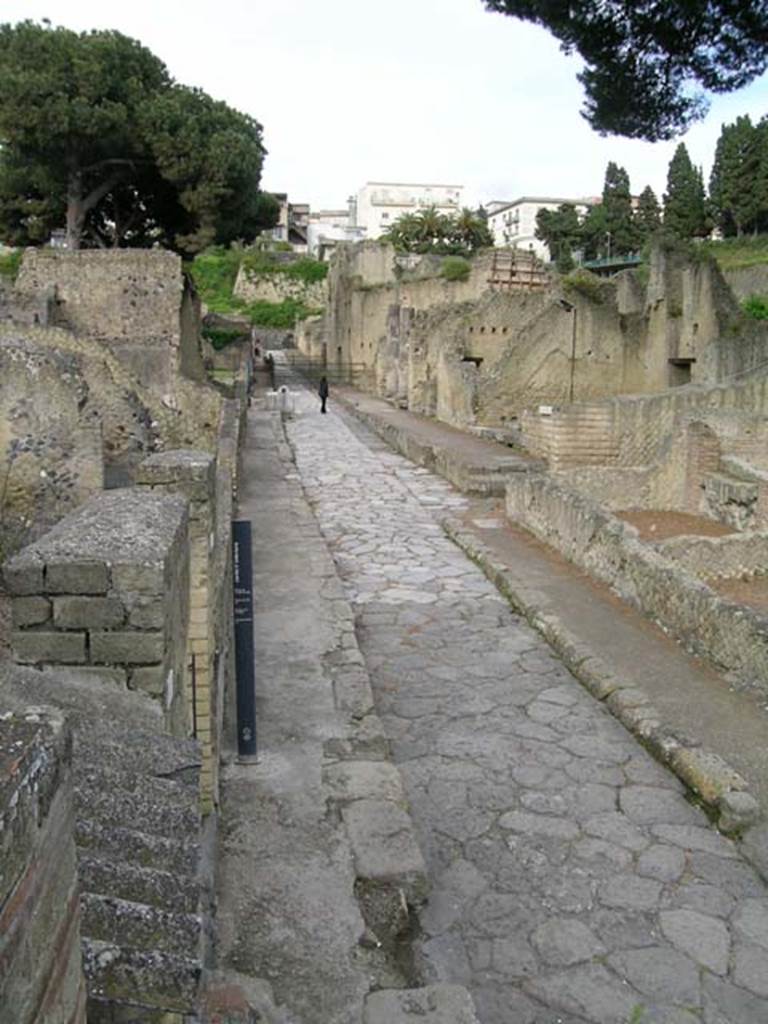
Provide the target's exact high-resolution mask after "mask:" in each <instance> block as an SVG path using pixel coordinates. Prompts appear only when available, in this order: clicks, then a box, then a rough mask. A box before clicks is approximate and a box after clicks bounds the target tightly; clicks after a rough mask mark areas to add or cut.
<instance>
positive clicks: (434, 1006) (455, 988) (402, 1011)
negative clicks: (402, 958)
mask: <svg viewBox="0 0 768 1024" xmlns="http://www.w3.org/2000/svg"><path fill="white" fill-rule="evenodd" d="M417 1022H418V1024H480V1022H479V1019H478V1017H477V1015H476V1013H475V1006H474V1003H473V1002H472V997H471V996H470V994H469V992H468V991H467V990H466V989H465V988H464V987H463V986H462V985H427V986H425V987H424V988H410V989H407V988H406V989H380V990H379V991H378V992H371V993H370V995H369V996H368V997H367V998H366V1000H365V1009H364V1010H363V1024H417Z"/></svg>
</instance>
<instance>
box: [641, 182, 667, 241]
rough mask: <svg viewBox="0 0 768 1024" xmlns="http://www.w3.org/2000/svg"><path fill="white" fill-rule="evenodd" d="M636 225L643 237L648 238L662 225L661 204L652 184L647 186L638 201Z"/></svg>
mask: <svg viewBox="0 0 768 1024" xmlns="http://www.w3.org/2000/svg"><path fill="white" fill-rule="evenodd" d="M635 226H636V228H637V232H638V234H639V235H640V237H641V238H643V239H645V238H648V237H649V236H650V235H652V234H653V233H654V231H658V230H659V228H660V227H661V206H660V205H659V201H658V199H657V198H656V193H655V192H654V191H653V189H652V188H651V186H650V185H646V186H645V188H644V189H643V191H642V192H641V193H640V198H639V199H638V201H637V210H636V211H635Z"/></svg>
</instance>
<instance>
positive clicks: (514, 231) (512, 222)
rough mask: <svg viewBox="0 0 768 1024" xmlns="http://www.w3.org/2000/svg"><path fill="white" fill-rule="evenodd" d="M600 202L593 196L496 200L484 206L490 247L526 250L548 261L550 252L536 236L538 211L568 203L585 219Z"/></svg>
mask: <svg viewBox="0 0 768 1024" xmlns="http://www.w3.org/2000/svg"><path fill="white" fill-rule="evenodd" d="M599 202H600V200H599V199H596V198H593V197H589V198H582V199H563V198H559V197H556V196H522V197H521V198H520V199H515V200H514V201H513V202H503V201H502V200H498V199H495V200H493V201H492V202H490V203H486V210H487V211H488V227H489V228H490V230H491V234H492V235H493V244H494V245H495V246H497V247H499V248H512V249H526V250H528V251H532V252H533V253H534V254H535V255H536V256H538V257H539V259H542V260H549V259H550V258H551V257H550V252H549V249H548V248H547V246H546V245H545V244H544V242H542V241H540V240H539V239H538V238H537V237H536V216H537V214H538V212H539V210H556V209H557V208H558V207H559V206H562V205H563V203H570V204H571V205H572V206H575V207H576V212H577V213H578V214H579V216H580V217H584V216H586V214H587V213H588V212H589V209H590V207H592V206H594V205H595V204H596V203H599Z"/></svg>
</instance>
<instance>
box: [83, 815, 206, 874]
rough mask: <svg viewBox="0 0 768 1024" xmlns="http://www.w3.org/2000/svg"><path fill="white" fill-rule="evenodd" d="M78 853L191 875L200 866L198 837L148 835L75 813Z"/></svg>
mask: <svg viewBox="0 0 768 1024" xmlns="http://www.w3.org/2000/svg"><path fill="white" fill-rule="evenodd" d="M75 842H76V843H77V847H78V855H79V856H83V854H85V855H87V856H90V857H93V858H98V857H103V858H105V859H107V860H111V861H119V860H122V861H124V862H127V863H130V864H133V865H134V866H136V867H143V868H151V869H153V870H156V871H168V872H172V873H173V874H176V875H186V876H187V877H191V878H194V877H195V876H197V874H198V871H199V866H200V845H199V842H198V841H197V837H195V838H194V839H186V840H185V839H184V838H182V837H178V838H176V839H171V838H168V837H166V836H158V835H149V834H148V833H146V832H141V831H140V830H138V829H131V828H126V827H125V826H121V825H115V826H109V825H105V824H101V823H100V822H96V821H91V820H86V819H83V818H82V817H81V816H79V817H78V819H77V822H76V825H75Z"/></svg>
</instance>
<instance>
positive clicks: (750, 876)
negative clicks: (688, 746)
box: [287, 392, 768, 1024]
mask: <svg viewBox="0 0 768 1024" xmlns="http://www.w3.org/2000/svg"><path fill="white" fill-rule="evenodd" d="M329 408H330V414H329V415H326V416H321V415H320V413H319V403H318V402H317V400H316V398H315V397H314V396H313V395H310V394H308V393H307V392H302V393H301V394H300V396H299V398H298V415H297V416H296V418H295V419H293V420H292V421H289V422H288V423H287V433H288V438H289V441H290V443H291V444H292V446H293V447H294V450H295V456H296V463H297V467H298V472H299V474H300V478H301V482H302V484H303V486H304V489H305V492H306V494H307V497H308V498H309V500H310V502H311V504H312V507H313V509H314V511H315V514H316V516H317V519H318V523H319V525H320V528H321V530H322V532H323V534H324V536H325V538H326V541H327V543H328V544H329V546H330V549H331V552H332V554H333V557H334V559H335V561H336V565H337V569H338V571H339V573H340V576H341V578H342V581H343V583H344V585H345V587H346V596H347V597H348V599H349V600H350V602H351V603H352V605H353V608H354V610H355V613H356V618H357V625H358V638H359V642H360V646H361V650H362V651H363V654H364V656H365V659H366V662H367V665H368V668H369V671H370V673H371V680H372V684H373V688H374V693H375V697H376V701H377V706H378V711H379V714H380V715H381V717H382V719H383V722H384V726H385V729H386V731H387V733H388V734H389V736H390V737H391V738H392V741H393V751H394V757H395V761H396V762H397V764H398V766H399V767H400V769H401V771H402V773H403V777H404V780H405V784H406V790H407V795H408V798H409V800H410V803H411V810H412V814H413V817H414V821H415V824H416V828H417V831H418V837H419V841H420V843H421V846H422V849H423V852H424V855H425V858H426V861H427V866H428V869H429V873H430V876H431V882H432V894H431V897H430V899H429V902H428V903H427V904H426V905H425V907H424V909H423V912H422V914H421V918H420V929H421V931H420V934H419V936H418V938H417V940H416V942H417V960H418V964H419V966H420V967H421V970H422V973H423V979H424V981H436V980H441V981H450V982H457V983H460V984H466V985H467V986H468V987H469V989H470V991H471V993H472V995H473V997H474V999H475V1003H476V1006H477V1012H478V1016H479V1018H480V1020H481V1021H482V1022H483V1024H630V1022H631V1024H651V1022H653V1024H662V1022H663V1024H693V1022H703V1024H765V1021H766V1019H768V971H766V958H768V895H767V894H766V889H765V886H764V884H763V883H762V882H761V880H760V878H759V877H758V875H757V874H756V873H755V871H754V870H753V869H752V868H751V867H750V866H749V865H748V864H747V863H746V862H745V861H744V860H743V859H742V858H741V856H740V854H739V852H738V850H737V847H736V846H735V845H734V844H733V843H732V842H731V841H730V840H728V839H726V838H724V837H723V836H721V835H720V834H719V833H718V832H717V831H716V830H715V829H714V828H713V827H711V825H710V824H709V822H708V820H707V818H706V817H705V815H704V814H703V813H702V812H701V811H700V810H699V809H698V808H696V807H695V806H693V805H692V804H691V803H690V802H689V801H688V800H687V799H686V795H685V791H684V789H683V786H682V784H681V783H680V782H679V781H678V780H677V779H676V777H675V776H673V775H672V774H671V773H669V772H668V771H667V770H666V769H664V768H663V767H661V766H660V765H658V764H657V763H656V762H655V761H654V760H653V759H652V758H651V757H650V756H649V755H648V754H647V753H646V751H645V750H644V749H643V748H642V747H641V746H640V745H639V743H638V742H637V741H636V740H635V739H634V738H633V737H632V736H631V735H630V734H629V733H628V732H627V731H626V730H625V729H624V728H623V727H622V726H621V725H620V724H619V723H618V722H617V721H616V720H615V719H614V718H613V717H612V716H611V715H610V714H609V713H608V712H607V711H606V709H605V708H603V707H602V705H600V704H599V703H598V702H597V701H595V700H594V699H593V698H592V697H591V696H590V695H589V694H588V693H587V692H586V691H584V690H583V689H582V688H581V687H580V685H579V684H578V682H577V681H576V680H575V679H574V678H573V677H572V676H571V675H570V673H569V672H568V671H567V670H566V669H565V668H564V667H563V666H562V664H561V663H560V662H559V660H558V659H557V658H556V657H555V656H554V655H553V654H552V653H551V652H550V650H549V648H548V646H547V644H546V643H545V642H544V640H543V639H542V638H541V637H540V636H539V635H538V634H537V633H536V632H534V631H533V630H532V629H531V628H530V627H529V626H528V625H527V624H526V623H525V622H524V621H522V620H521V619H520V618H519V617H517V616H516V615H515V614H514V613H513V612H512V611H511V610H510V608H509V607H508V605H507V604H506V602H505V601H504V600H502V598H501V597H500V596H499V594H498V593H497V591H496V590H495V588H494V587H493V586H492V585H491V584H490V583H489V582H488V581H487V580H486V579H485V577H484V576H483V574H482V573H481V571H480V570H479V569H478V568H477V567H475V566H474V565H473V563H472V562H471V561H469V559H468V558H466V557H465V556H464V554H463V553H462V552H461V551H460V550H459V549H458V548H457V547H456V546H455V545H454V544H453V543H452V542H451V541H450V540H449V539H448V538H447V537H446V536H445V535H444V534H443V532H442V529H441V527H440V523H439V520H440V518H441V516H444V515H446V514H449V513H452V512H455V511H457V510H460V509H461V508H463V507H464V499H463V498H462V497H461V496H460V495H459V494H458V493H457V492H456V491H454V490H453V489H452V488H451V487H450V486H449V485H447V484H446V483H444V482H443V481H441V480H439V479H438V478H436V477H434V476H433V475H431V474H430V473H429V472H427V471H426V470H423V469H419V468H415V467H414V466H412V465H411V464H410V463H409V462H407V461H406V460H405V459H403V458H402V457H400V456H399V455H396V454H394V453H393V452H391V451H390V450H389V449H387V448H386V447H385V446H384V445H383V443H382V442H380V441H379V440H378V439H375V438H374V437H373V435H371V434H370V433H368V432H367V431H366V430H365V429H364V428H362V427H361V426H360V425H359V424H357V423H356V422H355V421H353V420H352V419H351V418H349V417H348V416H347V415H346V414H342V413H339V411H338V408H334V402H333V395H332V396H331V403H330V407H329Z"/></svg>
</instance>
